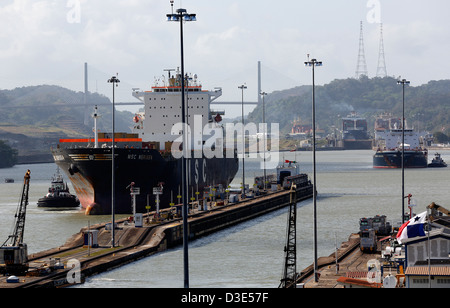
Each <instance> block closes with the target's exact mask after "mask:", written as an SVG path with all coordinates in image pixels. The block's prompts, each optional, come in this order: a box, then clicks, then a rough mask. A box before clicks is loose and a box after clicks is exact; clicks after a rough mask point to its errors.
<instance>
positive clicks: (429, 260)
mask: <svg viewBox="0 0 450 308" xmlns="http://www.w3.org/2000/svg"><path fill="white" fill-rule="evenodd" d="M427 219H428V232H427V233H428V240H427V241H428V287H429V288H430V289H431V242H430V231H431V224H430V215H429V214H428V208H427Z"/></svg>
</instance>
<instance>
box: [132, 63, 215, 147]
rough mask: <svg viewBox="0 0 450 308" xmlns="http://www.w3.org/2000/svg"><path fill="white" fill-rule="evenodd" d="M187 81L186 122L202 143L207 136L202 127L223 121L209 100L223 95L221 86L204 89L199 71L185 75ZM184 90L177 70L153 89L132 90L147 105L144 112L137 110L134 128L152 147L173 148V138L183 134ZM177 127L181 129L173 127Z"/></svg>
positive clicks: (174, 139)
mask: <svg viewBox="0 0 450 308" xmlns="http://www.w3.org/2000/svg"><path fill="white" fill-rule="evenodd" d="M185 85H186V86H185V104H186V106H187V108H186V111H185V112H186V118H187V123H188V125H189V127H190V129H191V133H192V134H193V133H196V134H197V135H196V136H195V135H193V136H192V138H193V139H194V140H197V143H202V144H203V142H202V141H204V140H205V139H207V138H204V136H203V127H205V125H207V124H208V123H212V122H220V121H218V119H220V120H221V118H220V117H219V118H217V114H218V113H217V112H214V111H212V110H211V108H210V104H211V102H213V101H214V100H216V99H217V98H219V97H220V96H221V95H222V89H221V88H216V89H214V90H213V91H204V90H202V85H201V84H200V83H199V81H198V80H197V76H196V75H194V76H193V77H190V78H186V82H185ZM181 93H182V88H181V75H180V73H178V72H177V73H176V75H175V76H171V75H170V71H169V76H168V80H165V78H162V79H159V80H157V81H156V82H155V86H153V87H152V91H139V90H135V91H134V92H133V96H134V97H136V98H137V99H139V100H140V101H142V102H143V103H144V106H145V107H144V108H145V109H144V112H143V113H140V114H136V117H135V119H134V122H135V127H134V132H135V133H139V137H140V138H142V140H143V142H147V143H149V147H151V148H153V149H156V150H160V151H170V150H171V147H172V144H173V142H175V141H176V140H177V139H179V138H180V136H181V135H182V133H183V130H182V128H183V126H182V125H180V123H182V122H183V119H182V109H181V105H182V104H181ZM194 118H195V121H196V122H195V123H194ZM198 119H201V123H198ZM194 125H195V128H201V129H194ZM174 128H179V129H178V130H177V131H173V129H174ZM200 140H201V141H200ZM202 144H194V148H196V147H197V146H200V147H201V146H202Z"/></svg>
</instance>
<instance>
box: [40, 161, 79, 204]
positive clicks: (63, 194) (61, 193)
mask: <svg viewBox="0 0 450 308" xmlns="http://www.w3.org/2000/svg"><path fill="white" fill-rule="evenodd" d="M37 205H38V207H49V208H73V207H78V206H79V205H80V201H79V200H78V198H77V197H76V196H75V195H72V194H71V193H70V191H69V187H68V186H67V183H66V182H64V180H63V177H62V175H61V173H59V168H58V169H57V170H56V174H55V175H54V176H53V178H52V183H51V186H50V187H49V189H48V193H47V194H46V195H45V197H43V198H40V199H39V200H38V203H37Z"/></svg>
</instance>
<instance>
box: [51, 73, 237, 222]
mask: <svg viewBox="0 0 450 308" xmlns="http://www.w3.org/2000/svg"><path fill="white" fill-rule="evenodd" d="M196 79H197V78H196V76H195V77H194V78H193V79H192V80H190V81H189V86H188V87H186V91H185V93H186V94H185V95H186V104H187V106H188V107H187V112H186V114H187V115H188V116H187V118H188V121H187V124H188V125H189V128H190V129H188V132H190V133H191V134H190V135H189V136H190V137H191V148H190V147H188V149H189V150H187V151H186V152H187V153H188V159H187V167H188V178H189V196H190V194H191V191H192V192H203V190H204V189H205V187H207V186H211V185H214V186H219V185H222V186H223V187H227V186H228V185H229V184H230V183H231V181H232V180H233V178H234V176H235V175H236V173H237V171H238V169H239V160H238V157H237V151H227V150H226V149H224V148H223V147H222V145H223V142H221V141H222V140H220V138H218V139H214V140H216V141H217V142H212V141H211V140H210V139H211V136H209V135H208V136H207V135H204V134H203V131H204V130H203V128H204V127H206V126H207V125H209V127H212V129H216V130H217V129H219V130H222V132H223V127H222V125H221V124H220V122H221V117H220V115H219V114H218V113H216V112H214V111H212V110H211V109H210V104H211V102H212V101H214V100H215V99H217V98H218V97H220V96H221V95H222V90H221V89H220V88H216V89H215V90H213V91H204V90H202V86H201V84H200V83H198V81H197V80H196ZM160 80H162V81H157V83H156V84H155V86H153V87H152V91H140V90H139V89H133V96H134V97H136V98H137V99H139V100H140V101H142V102H143V104H144V112H141V113H139V114H136V116H135V117H134V119H133V120H134V131H133V133H132V134H124V133H120V134H118V133H116V134H115V135H114V139H115V147H114V156H115V160H114V162H115V213H117V214H128V213H132V207H131V197H130V187H132V188H133V189H135V192H136V188H139V194H138V195H136V212H140V213H143V212H146V211H147V210H148V206H151V207H152V208H153V209H154V208H155V199H156V198H155V195H156V194H155V195H154V191H155V190H154V188H157V189H156V190H157V191H158V192H157V194H158V195H159V200H160V205H161V208H163V207H167V206H169V204H173V203H177V200H180V198H179V195H181V187H182V182H181V179H182V176H181V175H182V167H181V166H182V163H181V162H182V160H181V159H180V153H181V150H182V147H183V144H182V142H181V141H182V137H181V136H182V133H183V126H180V125H179V124H180V123H181V122H182V117H181V93H182V89H181V76H180V74H179V73H176V74H175V76H170V70H169V77H168V79H166V78H162V79H160ZM195 121H197V122H195ZM194 127H200V129H194ZM174 130H175V131H174ZM194 142H195V144H194ZM205 142H206V143H207V144H209V147H210V148H212V149H214V150H215V153H219V152H221V151H223V152H222V154H223V155H215V156H213V157H212V158H211V155H207V156H205V153H204V151H203V146H204V145H205ZM211 143H212V145H211ZM111 144H112V134H108V133H103V134H98V133H97V132H96V133H95V139H94V140H93V139H87V140H80V139H78V140H60V144H59V145H58V147H57V148H56V149H52V154H53V157H54V160H55V163H56V164H57V165H58V166H59V167H60V168H61V170H63V171H64V173H65V174H66V175H67V176H68V178H69V179H70V181H71V183H72V185H73V187H74V189H75V191H76V194H77V196H78V199H79V200H80V203H81V205H82V207H83V208H84V209H86V214H90V215H105V214H110V213H111V199H112V197H111V195H112V193H111V192H112V184H111V183H112V176H111V173H112V170H111V166H112V146H111ZM230 152H231V153H232V154H231V155H230V154H229V153H230ZM189 153H190V154H191V155H190V158H189ZM227 154H228V155H227ZM161 188H162V195H160V194H159V193H160V192H161Z"/></svg>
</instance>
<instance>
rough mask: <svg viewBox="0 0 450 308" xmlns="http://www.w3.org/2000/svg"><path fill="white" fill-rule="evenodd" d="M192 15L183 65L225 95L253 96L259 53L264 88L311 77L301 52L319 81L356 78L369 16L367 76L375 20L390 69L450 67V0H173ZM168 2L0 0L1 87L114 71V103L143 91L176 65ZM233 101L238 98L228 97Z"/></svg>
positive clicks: (97, 85) (432, 74)
mask: <svg viewBox="0 0 450 308" xmlns="http://www.w3.org/2000/svg"><path fill="white" fill-rule="evenodd" d="M181 6H182V7H183V8H186V9H187V10H188V12H189V13H196V14H197V19H198V21H196V22H189V23H186V24H185V61H186V71H187V72H192V73H196V74H197V75H198V77H199V80H201V81H202V83H203V85H204V87H205V88H207V89H213V88H214V87H222V88H223V93H224V95H223V97H222V99H221V100H232V101H240V99H241V93H240V90H238V88H237V87H238V85H240V84H242V83H247V86H248V90H246V92H245V99H246V100H252V101H255V100H256V96H257V88H256V84H257V62H258V61H261V62H262V68H263V90H264V91H266V92H272V91H274V90H282V89H287V88H292V87H295V86H299V85H303V84H311V71H310V69H308V68H305V67H304V65H303V62H304V61H305V60H306V55H307V54H311V56H312V57H314V58H317V59H318V60H321V61H323V62H324V66H323V67H321V68H318V69H317V75H316V78H317V79H316V80H317V83H318V84H324V83H328V82H330V81H332V80H334V79H336V78H348V77H353V76H354V75H355V71H356V65H357V56H358V45H359V32H360V31H359V26H360V21H363V22H364V36H365V37H364V39H365V54H366V60H367V67H368V71H369V77H374V76H375V75H376V70H377V62H378V49H379V32H380V25H379V22H382V23H383V27H384V44H385V54H386V65H387V71H388V75H390V76H394V75H395V76H396V77H397V76H399V75H401V76H402V77H404V78H407V79H409V80H411V83H412V85H420V84H423V83H427V82H428V81H429V80H438V79H448V78H449V77H450V76H449V75H450V61H448V55H449V53H450V19H449V12H450V1H448V0H429V1H423V0H317V1H299V0H284V1H283V0H281V1H269V0H258V1H256V0H216V1H213V0H182V1H180V0H175V5H174V7H175V9H176V8H179V7H181ZM170 11H171V7H170V1H169V0H116V1H105V0H1V2H0V23H1V26H0V68H1V72H0V88H1V89H11V88H15V87H20V86H28V85H40V84H56V85H60V86H64V87H68V88H70V89H73V90H78V91H82V90H83V88H84V83H83V66H84V62H88V64H89V69H90V71H89V90H90V91H98V92H100V93H102V94H105V95H107V96H108V97H110V96H111V92H112V91H111V88H110V86H109V85H108V84H107V83H106V80H107V79H108V78H110V77H111V76H112V75H113V74H115V73H119V79H120V80H121V81H122V82H121V84H120V86H119V88H118V89H117V92H116V93H117V95H118V100H119V101H134V98H133V97H132V96H131V88H133V87H137V88H141V89H145V90H149V89H150V87H151V85H152V84H153V81H154V79H155V77H156V76H161V75H162V74H163V70H164V69H167V68H176V67H178V66H179V65H180V48H179V24H178V23H174V22H167V21H166V14H167V13H170ZM235 108H236V107H235Z"/></svg>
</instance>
